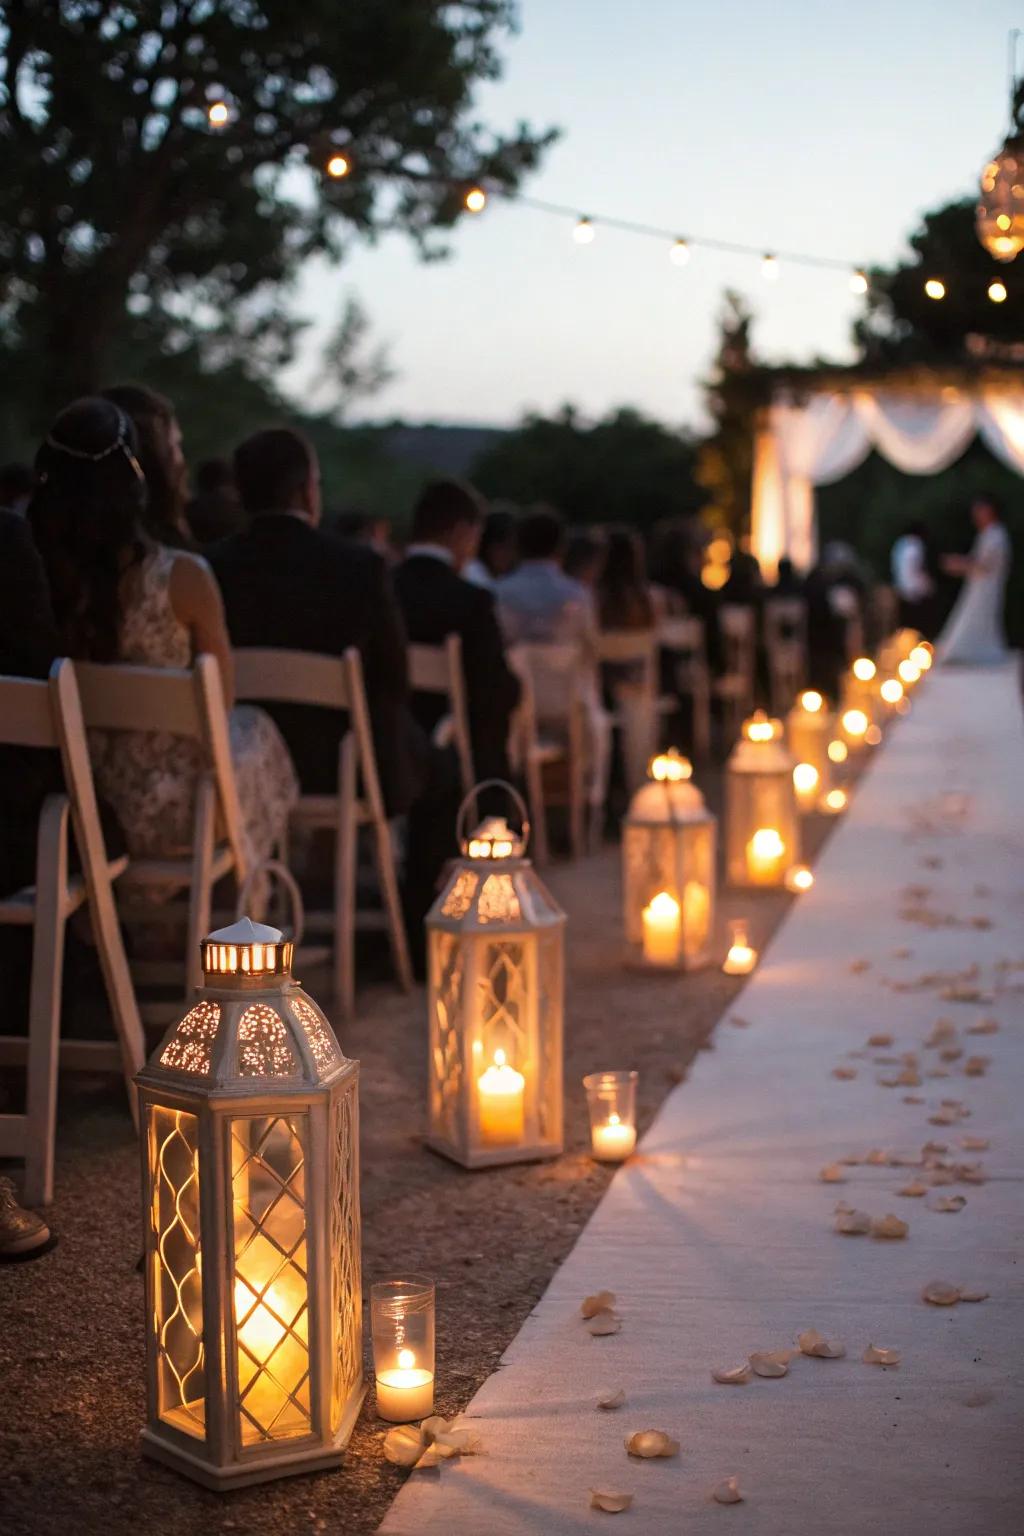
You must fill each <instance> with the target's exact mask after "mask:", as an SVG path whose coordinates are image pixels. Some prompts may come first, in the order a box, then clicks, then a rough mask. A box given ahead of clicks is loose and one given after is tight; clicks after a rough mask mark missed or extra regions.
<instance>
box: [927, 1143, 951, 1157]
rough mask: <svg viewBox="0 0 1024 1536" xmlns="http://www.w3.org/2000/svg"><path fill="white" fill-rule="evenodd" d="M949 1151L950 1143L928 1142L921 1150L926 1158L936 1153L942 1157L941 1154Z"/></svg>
mask: <svg viewBox="0 0 1024 1536" xmlns="http://www.w3.org/2000/svg"><path fill="white" fill-rule="evenodd" d="M948 1151H949V1142H948V1141H926V1142H925V1144H924V1146H923V1147H922V1148H921V1152H922V1154H923V1155H924V1156H925V1157H930V1156H931V1155H932V1153H934V1152H937V1153H939V1154H940V1156H941V1154H942V1153H943V1152H948Z"/></svg>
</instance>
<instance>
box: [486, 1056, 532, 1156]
mask: <svg viewBox="0 0 1024 1536" xmlns="http://www.w3.org/2000/svg"><path fill="white" fill-rule="evenodd" d="M477 1088H478V1090H479V1108H480V1139H481V1141H484V1142H486V1143H487V1144H488V1145H490V1146H507V1145H508V1143H509V1142H517V1141H522V1139H523V1125H524V1108H523V1105H524V1094H525V1089H526V1079H525V1077H524V1076H523V1074H522V1073H521V1072H517V1071H516V1069H515V1067H510V1066H509V1065H508V1062H507V1061H506V1059H505V1052H504V1051H502V1050H497V1051H495V1053H494V1062H493V1065H491V1066H489V1067H488V1068H487V1071H486V1072H484V1073H483V1074H482V1076H481V1077H480V1078H479V1079H478V1081H477Z"/></svg>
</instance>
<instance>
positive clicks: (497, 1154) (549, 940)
mask: <svg viewBox="0 0 1024 1536" xmlns="http://www.w3.org/2000/svg"><path fill="white" fill-rule="evenodd" d="M497 783H498V781H495V780H488V781H487V782H486V783H485V784H481V785H478V786H477V789H475V790H474V791H473V793H472V794H471V795H468V796H467V797H466V800H465V801H464V802H463V805H462V808H461V810H460V811H459V824H458V836H459V842H460V845H461V847H462V851H463V857H462V858H461V859H459V860H457V861H456V862H455V863H454V865H453V868H452V872H451V874H450V876H449V879H448V883H447V884H446V886H445V888H444V890H443V891H442V892H441V894H440V896H439V897H438V899H437V901H436V902H435V903H434V905H433V907H432V908H431V910H430V912H429V913H428V914H427V918H426V926H427V947H428V965H429V984H428V1008H429V1056H428V1069H427V1070H428V1100H429V1107H428V1121H429V1123H428V1131H427V1140H428V1143H429V1145H430V1146H432V1147H433V1148H434V1149H435V1150H436V1151H438V1152H443V1153H444V1155H445V1156H446V1157H450V1158H452V1159H453V1160H454V1161H455V1162H457V1163H462V1164H463V1166H464V1167H466V1168H487V1167H492V1166H493V1165H495V1164H498V1163H516V1162H525V1161H528V1160H532V1159H535V1158H541V1157H557V1156H558V1154H559V1153H560V1152H561V1150H562V1019H563V1012H564V985H565V984H564V959H563V952H564V931H565V913H564V912H563V911H562V910H561V908H560V907H559V906H558V904H557V902H556V901H555V900H554V898H553V897H552V896H551V894H550V892H549V891H548V890H547V889H546V887H545V886H544V884H543V883H542V881H541V880H540V879H539V877H538V876H537V873H536V871H535V870H534V869H533V867H532V865H531V864H530V862H529V860H528V859H527V858H525V857H524V855H525V852H526V845H527V841H528V839H529V832H530V828H529V822H528V820H527V817H526V807H525V806H524V805H523V802H522V800H521V799H520V797H519V796H518V795H517V794H516V792H515V790H513V789H512V788H511V786H510V785H501V787H502V788H504V789H506V790H507V791H508V793H509V795H511V797H512V799H513V800H514V801H515V803H516V806H517V807H518V810H519V813H520V816H521V818H522V832H516V831H514V830H513V829H512V828H510V827H509V826H508V824H507V822H506V821H505V820H504V819H503V818H501V817H488V818H487V819H486V820H484V821H483V822H482V823H481V824H480V826H478V827H477V829H476V831H475V832H473V833H471V834H470V835H469V836H468V837H467V836H465V835H464V823H465V817H466V812H467V809H468V807H469V806H470V805H471V804H474V803H475V800H476V796H477V795H478V794H479V793H480V792H481V790H483V789H485V788H488V787H495V786H496V785H497Z"/></svg>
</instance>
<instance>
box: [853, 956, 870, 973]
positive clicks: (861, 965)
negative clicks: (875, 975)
mask: <svg viewBox="0 0 1024 1536" xmlns="http://www.w3.org/2000/svg"><path fill="white" fill-rule="evenodd" d="M870 969H871V961H870V960H851V961H850V970H851V972H852V973H853V975H854V976H859V975H860V973H861V972H862V971H870Z"/></svg>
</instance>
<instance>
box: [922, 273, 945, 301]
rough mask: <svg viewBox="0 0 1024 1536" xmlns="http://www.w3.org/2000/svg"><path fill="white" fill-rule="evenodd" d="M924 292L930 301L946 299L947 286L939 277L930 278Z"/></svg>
mask: <svg viewBox="0 0 1024 1536" xmlns="http://www.w3.org/2000/svg"><path fill="white" fill-rule="evenodd" d="M924 291H925V293H926V294H927V295H928V297H929V298H930V299H944V298H945V297H946V285H945V283H944V282H943V281H942V279H941V278H938V277H930V278H929V279H928V281H927V282H926V283H925V285H924Z"/></svg>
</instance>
